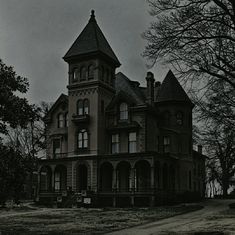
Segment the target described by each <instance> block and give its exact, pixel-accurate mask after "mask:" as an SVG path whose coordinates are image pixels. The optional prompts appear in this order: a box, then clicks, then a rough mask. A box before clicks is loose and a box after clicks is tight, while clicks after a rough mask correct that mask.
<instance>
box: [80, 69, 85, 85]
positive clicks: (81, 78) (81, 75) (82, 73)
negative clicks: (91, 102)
mask: <svg viewBox="0 0 235 235" xmlns="http://www.w3.org/2000/svg"><path fill="white" fill-rule="evenodd" d="M80 80H81V81H84V80H86V68H85V67H84V66H82V67H81V69H80Z"/></svg>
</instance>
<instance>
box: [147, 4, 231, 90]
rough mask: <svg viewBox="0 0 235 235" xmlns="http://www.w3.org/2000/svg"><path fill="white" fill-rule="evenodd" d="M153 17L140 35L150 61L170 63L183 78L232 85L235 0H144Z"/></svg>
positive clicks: (205, 82) (206, 84) (203, 82)
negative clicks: (153, 19) (145, 42)
mask: <svg viewBox="0 0 235 235" xmlns="http://www.w3.org/2000/svg"><path fill="white" fill-rule="evenodd" d="M147 1H148V3H149V5H150V8H151V10H150V14H151V15H152V16H153V17H155V21H154V22H152V24H151V26H150V27H149V29H148V30H146V31H145V33H144V34H143V37H144V38H145V39H146V40H147V42H148V45H147V46H146V49H145V52H144V56H145V57H147V58H148V59H149V60H150V61H151V62H152V65H153V64H154V63H156V61H158V60H161V61H164V62H165V63H167V64H171V65H172V66H173V67H174V68H175V70H176V71H178V72H179V74H180V75H181V77H182V78H185V79H186V80H190V81H194V82H196V81H198V84H197V87H198V85H200V86H201V87H203V86H206V87H210V86H211V85H212V84H213V83H214V82H216V81H223V82H224V83H225V84H227V85H228V87H229V89H230V90H232V91H233V92H234V89H235V73H234V71H235V2H234V0H147Z"/></svg>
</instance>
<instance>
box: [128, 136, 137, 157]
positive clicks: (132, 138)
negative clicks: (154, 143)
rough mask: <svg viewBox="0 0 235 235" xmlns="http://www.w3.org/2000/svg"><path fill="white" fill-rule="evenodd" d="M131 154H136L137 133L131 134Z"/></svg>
mask: <svg viewBox="0 0 235 235" xmlns="http://www.w3.org/2000/svg"><path fill="white" fill-rule="evenodd" d="M128 142H129V153H135V152H136V132H130V133H129V141H128Z"/></svg>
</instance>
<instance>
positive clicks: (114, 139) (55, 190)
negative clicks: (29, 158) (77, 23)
mask: <svg viewBox="0 0 235 235" xmlns="http://www.w3.org/2000/svg"><path fill="white" fill-rule="evenodd" d="M63 59H64V61H65V62H67V64H68V86H67V88H68V94H67V95H65V94H62V95H61V96H60V97H59V98H58V99H57V101H56V102H55V103H54V105H53V106H52V107H51V109H50V110H49V112H48V114H47V115H46V117H45V123H46V136H47V153H46V158H45V159H43V160H41V161H40V164H39V170H38V176H39V177H38V200H39V201H43V200H44V201H45V200H55V201H58V200H60V201H62V202H66V200H69V198H70V199H71V198H74V197H76V195H77V201H78V202H81V203H91V204H93V205H109V206H122V205H132V206H133V205H143V204H147V205H156V204H160V203H162V202H163V201H164V200H166V201H168V202H169V201H171V200H174V199H175V198H176V197H180V195H183V194H184V193H185V192H191V193H192V194H193V193H199V194H200V195H201V196H203V195H204V172H205V169H204V156H203V155H202V153H201V149H200V148H199V151H198V152H196V151H193V148H192V109H193V106H194V105H193V103H192V102H191V101H190V99H189V97H188V96H187V94H186V93H185V91H184V90H183V88H182V87H181V85H180V83H179V82H178V81H177V79H176V78H175V76H174V74H173V73H172V72H171V71H169V72H168V73H167V75H166V77H165V79H164V81H163V82H162V84H161V83H160V82H158V81H155V78H154V75H153V73H151V72H148V73H147V75H146V78H145V81H146V87H141V86H140V84H139V82H137V81H133V80H130V79H129V78H128V77H126V76H125V75H124V74H123V73H121V72H119V73H117V74H116V73H115V70H116V68H118V67H119V66H120V62H119V60H118V58H117V57H116V55H115V54H114V52H113V50H112V48H111V47H110V45H109V43H108V42H107V40H106V39H105V36H104V35H103V33H102V31H101V29H100V28H99V26H98V24H97V22H96V19H95V15H94V11H92V13H91V16H90V19H89V22H88V23H87V25H86V26H85V28H84V29H83V31H82V32H81V33H80V35H79V36H78V38H77V39H76V40H75V42H74V43H73V44H72V46H71V48H70V49H69V50H68V52H67V53H66V54H65V56H64V57H63ZM71 195H73V196H71Z"/></svg>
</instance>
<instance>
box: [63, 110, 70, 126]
mask: <svg viewBox="0 0 235 235" xmlns="http://www.w3.org/2000/svg"><path fill="white" fill-rule="evenodd" d="M64 126H65V127H68V126H69V115H68V113H66V114H65V115H64Z"/></svg>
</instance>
